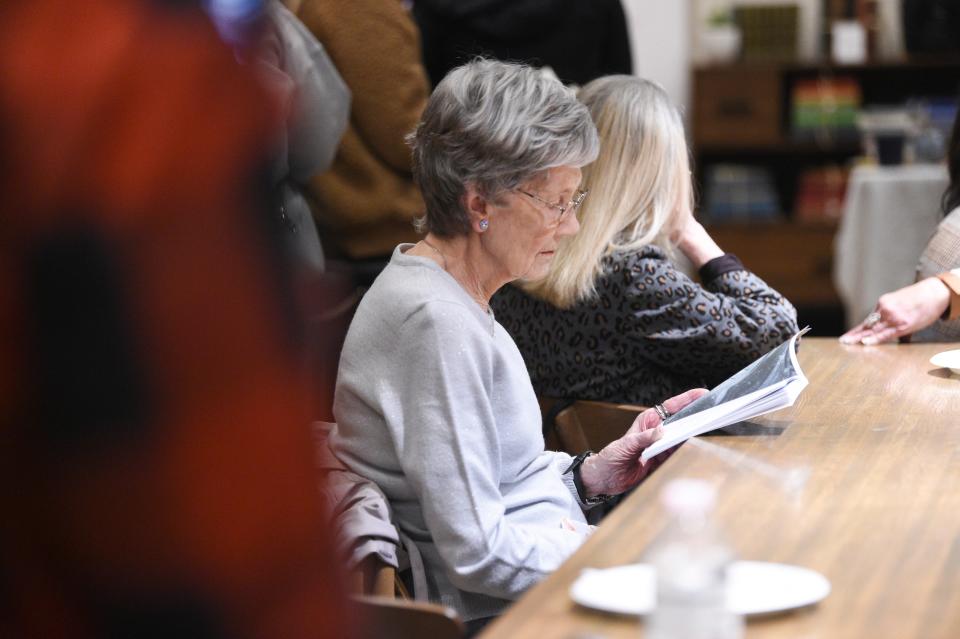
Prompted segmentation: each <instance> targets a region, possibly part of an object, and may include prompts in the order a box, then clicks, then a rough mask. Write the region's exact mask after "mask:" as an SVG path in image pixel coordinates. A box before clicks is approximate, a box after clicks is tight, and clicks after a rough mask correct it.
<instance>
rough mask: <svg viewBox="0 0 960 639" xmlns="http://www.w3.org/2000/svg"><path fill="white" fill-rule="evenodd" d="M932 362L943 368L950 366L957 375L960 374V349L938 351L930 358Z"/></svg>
mask: <svg viewBox="0 0 960 639" xmlns="http://www.w3.org/2000/svg"><path fill="white" fill-rule="evenodd" d="M930 363H931V364H933V365H934V366H939V367H941V368H949V369H950V370H951V371H953V372H954V374H955V375H960V349H956V350H953V351H943V352H942V353H937V354H936V355H934V356H933V357H931V358H930Z"/></svg>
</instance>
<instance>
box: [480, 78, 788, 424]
mask: <svg viewBox="0 0 960 639" xmlns="http://www.w3.org/2000/svg"><path fill="white" fill-rule="evenodd" d="M580 100H581V101H582V102H583V103H584V104H585V105H586V106H587V107H588V109H589V110H590V113H591V115H592V117H593V120H594V123H595V124H596V125H597V130H598V132H599V134H600V155H599V157H598V158H597V160H596V161H595V162H594V163H593V164H590V165H589V166H587V167H585V168H584V169H583V185H584V186H583V188H584V190H589V192H590V196H589V197H587V198H586V199H585V200H584V202H583V205H582V206H581V207H580V209H579V210H578V218H579V221H580V232H579V233H578V234H577V235H575V236H570V237H566V238H564V239H563V240H562V241H561V242H560V244H559V246H558V248H557V253H556V256H555V258H554V260H553V263H552V265H551V267H550V270H549V272H548V273H547V275H546V276H545V277H542V278H539V279H536V280H532V281H531V280H527V281H523V282H521V283H518V284H517V285H514V286H507V287H504V289H503V290H501V291H500V293H498V294H497V296H495V297H494V300H493V307H494V309H495V311H496V313H497V319H498V320H499V321H500V322H501V324H503V326H504V327H506V328H507V330H508V331H509V332H510V333H511V335H512V336H513V338H514V340H515V341H516V343H517V346H518V347H519V348H520V351H521V353H522V354H523V357H524V360H525V361H526V364H527V368H528V370H529V373H530V376H531V378H532V380H533V383H534V388H535V389H536V391H537V392H538V393H539V394H541V395H546V396H552V397H576V398H580V399H594V400H603V401H617V402H631V403H639V404H645V405H652V404H654V403H655V402H658V401H660V398H662V397H666V396H670V395H671V394H675V393H676V392H679V391H681V390H684V389H687V388H690V387H696V386H713V385H716V384H717V383H719V382H721V381H723V380H724V379H725V378H726V377H728V376H729V375H731V374H732V373H734V372H736V371H737V370H739V369H740V368H742V367H743V366H745V365H746V364H748V363H749V362H751V361H752V360H754V359H755V358H757V357H759V356H760V355H762V354H763V353H765V352H767V351H769V350H771V349H773V348H774V347H775V346H777V345H778V344H780V343H781V342H783V340H785V339H786V338H788V337H789V336H790V335H792V334H793V333H794V332H795V331H796V330H797V321H796V311H795V310H794V308H793V306H791V304H790V303H789V302H788V301H787V300H786V299H784V297H783V296H782V295H780V294H779V293H778V292H777V291H775V290H773V289H772V288H770V286H768V285H767V284H766V283H765V282H764V281H763V280H761V279H760V278H759V277H757V276H756V275H754V274H753V273H751V272H750V271H748V270H747V269H745V268H744V266H743V264H741V263H740V260H738V259H737V258H736V256H734V255H731V254H729V253H724V252H723V251H722V250H721V249H720V247H719V246H717V244H716V242H714V241H713V239H712V238H711V237H710V235H709V234H708V233H707V231H706V230H705V229H704V228H703V226H702V225H701V224H700V223H699V222H697V221H696V220H695V219H694V217H693V214H692V205H693V197H692V192H691V186H690V167H689V159H688V152H687V146H686V141H685V138H684V132H683V124H682V123H681V119H680V115H679V113H678V112H677V110H676V108H674V107H673V105H672V104H671V103H670V100H669V98H668V96H667V94H666V92H664V90H663V89H662V88H660V87H659V86H658V85H656V84H654V83H652V82H649V81H646V80H643V79H641V78H637V77H633V76H609V77H605V78H600V79H598V80H595V81H593V82H591V83H589V84H587V85H586V86H585V87H583V89H582V90H581V93H580ZM679 254H682V255H684V256H686V258H687V259H689V260H690V262H692V263H693V265H694V267H696V268H697V269H698V271H699V275H700V282H701V283H699V284H698V283H697V282H695V281H694V280H692V279H690V278H689V277H687V276H686V275H685V274H684V273H683V272H681V271H680V270H679V269H678V268H677V266H676V264H675V263H674V258H676V257H677V256H678V255H679Z"/></svg>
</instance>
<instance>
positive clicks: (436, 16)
mask: <svg viewBox="0 0 960 639" xmlns="http://www.w3.org/2000/svg"><path fill="white" fill-rule="evenodd" d="M413 14H414V17H415V18H416V20H417V24H418V25H419V26H420V32H421V34H422V36H423V60H424V64H425V65H426V67H427V73H429V75H430V81H431V82H432V83H433V85H434V86H436V85H437V84H438V83H439V82H440V80H442V79H443V76H445V75H446V74H447V72H448V71H449V70H450V69H452V68H453V67H455V66H458V65H461V64H464V63H465V62H468V61H469V60H470V59H472V58H473V57H475V56H478V55H482V56H484V57H490V58H498V59H500V60H510V61H514V62H523V63H525V64H529V65H532V66H535V67H544V66H546V67H550V68H551V69H552V70H553V72H554V73H555V74H556V75H557V77H559V78H560V80H561V81H562V82H564V83H566V84H586V83H587V82H589V81H590V80H593V79H594V78H598V77H600V76H603V75H610V74H613V73H631V72H632V71H633V62H632V60H631V57H630V55H631V54H630V37H629V35H628V32H627V21H626V18H625V16H624V13H623V6H622V5H621V4H620V0H589V1H588V2H584V1H582V0H417V1H416V2H414V3H413Z"/></svg>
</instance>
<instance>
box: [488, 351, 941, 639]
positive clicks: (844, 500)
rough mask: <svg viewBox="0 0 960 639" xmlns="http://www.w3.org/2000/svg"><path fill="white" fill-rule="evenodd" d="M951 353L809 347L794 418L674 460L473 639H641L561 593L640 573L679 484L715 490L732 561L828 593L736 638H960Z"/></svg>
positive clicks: (739, 431)
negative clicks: (587, 574) (781, 567)
mask: <svg viewBox="0 0 960 639" xmlns="http://www.w3.org/2000/svg"><path fill="white" fill-rule="evenodd" d="M958 347H960V344H904V345H884V346H877V347H863V346H843V345H841V344H839V343H838V342H837V341H836V339H834V338H806V339H804V340H803V343H802V345H801V348H800V352H799V360H800V364H801V367H802V368H803V370H804V372H805V373H806V375H807V377H808V378H809V380H810V385H809V386H808V387H807V389H806V390H805V391H804V393H803V394H802V395H801V397H800V399H799V400H798V401H797V403H796V405H794V406H793V407H791V408H788V409H784V410H782V411H778V412H776V413H772V414H770V415H767V416H764V417H760V418H757V419H755V420H752V421H750V422H746V423H742V424H739V425H736V426H734V427H732V431H733V434H731V435H715V436H705V437H701V438H698V439H694V440H690V441H688V442H687V443H685V444H683V446H681V448H680V449H679V450H678V451H677V452H676V453H675V454H674V455H673V456H672V457H671V458H670V459H669V460H668V461H667V462H666V464H664V465H663V466H662V467H661V468H660V469H658V470H657V472H656V473H654V475H653V476H652V477H650V478H649V479H648V480H647V481H646V482H645V483H644V484H643V485H641V486H640V487H639V488H638V489H637V490H636V491H635V492H634V493H633V494H632V495H631V496H630V497H629V498H628V499H627V500H626V501H625V502H624V503H622V504H621V505H620V506H619V507H618V508H617V509H616V510H615V511H614V512H612V513H611V514H610V515H609V516H608V517H607V518H606V519H605V521H604V522H603V524H602V525H601V526H600V528H599V529H598V530H597V532H596V533H594V535H593V536H592V537H591V538H590V539H589V540H588V541H587V543H586V544H585V545H584V546H583V547H582V548H581V549H580V550H579V551H578V552H577V553H576V554H574V555H573V556H572V557H571V558H570V559H569V560H568V561H567V562H566V563H565V564H564V565H563V566H562V567H561V568H560V569H559V570H558V571H557V572H556V573H554V574H553V575H552V576H551V577H550V578H548V579H547V580H545V581H544V582H543V583H541V584H539V585H538V586H537V587H535V588H533V589H532V590H531V591H530V592H528V593H527V594H526V595H525V596H524V597H523V598H522V599H520V601H518V602H517V603H516V604H515V605H514V606H512V607H511V609H510V610H509V611H508V612H507V614H505V615H504V616H503V617H502V618H500V619H499V620H497V621H496V622H495V623H494V624H492V625H491V626H489V627H488V629H487V631H486V632H485V633H484V634H483V635H482V637H484V638H486V639H492V638H496V637H504V638H506V637H510V638H511V639H523V638H527V637H529V638H531V639H533V638H536V639H550V638H552V637H557V638H564V639H577V638H579V639H587V638H596V637H609V638H611V639H612V638H619V637H638V636H642V628H643V626H642V622H641V621H640V620H639V619H637V618H630V617H621V616H616V615H608V614H603V613H599V612H594V611H591V610H587V609H585V608H581V607H579V606H577V605H576V604H574V603H573V601H571V599H570V596H569V590H570V585H571V584H572V583H573V581H574V580H575V579H576V577H577V575H578V574H579V573H580V571H581V570H582V569H583V568H586V567H608V566H616V565H620V564H625V563H631V562H636V561H642V560H643V558H644V552H645V550H646V549H647V547H648V545H649V544H650V542H651V540H653V539H654V538H655V537H656V535H657V534H658V533H659V532H660V531H661V530H662V528H663V523H664V514H663V511H662V509H661V506H660V505H659V504H658V499H657V495H658V493H659V490H660V489H661V488H662V486H663V485H664V483H665V482H666V481H668V480H670V479H671V478H676V477H698V478H705V479H708V480H710V481H711V482H713V483H714V484H715V485H716V486H717V487H718V489H719V500H718V506H717V521H718V523H719V525H720V527H721V529H722V530H723V532H724V535H725V537H726V539H727V541H728V543H729V544H730V545H731V546H732V547H733V548H734V550H735V551H736V553H737V555H738V556H739V557H740V558H743V559H751V560H758V561H772V562H783V563H789V564H796V565H799V566H805V567H809V568H812V569H814V570H818V571H820V572H821V573H823V574H824V575H825V576H826V577H827V578H828V579H829V580H830V582H831V584H832V592H831V594H830V595H829V596H828V597H827V598H826V599H825V600H823V601H822V602H820V603H819V604H817V605H815V606H811V607H808V608H805V609H801V610H797V611H792V612H788V613H783V614H780V615H776V616H771V617H764V618H757V619H750V620H749V621H748V623H747V628H746V636H747V637H749V638H761V637H762V638H781V637H783V638H786V637H790V638H791V639H796V638H802V639H815V638H831V639H839V638H846V637H870V638H877V637H891V638H893V637H895V638H898V639H904V638H914V637H916V638H921V637H922V638H924V639H929V638H940V637H943V638H948V637H949V638H957V637H960V377H956V376H952V375H951V374H950V372H949V371H948V370H946V369H939V368H937V367H935V366H933V365H932V364H930V363H929V359H930V357H931V356H932V355H934V354H935V353H937V352H939V351H942V350H947V349H950V348H958Z"/></svg>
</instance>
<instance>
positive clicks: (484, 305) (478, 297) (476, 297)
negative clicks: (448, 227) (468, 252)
mask: <svg viewBox="0 0 960 639" xmlns="http://www.w3.org/2000/svg"><path fill="white" fill-rule="evenodd" d="M420 241H421V242H423V243H424V244H426V245H427V246H429V247H430V248H431V249H433V250H434V252H436V254H437V255H439V256H440V259H441V260H442V261H443V264H442V267H443V270H444V271H446V272H447V273H449V274H450V277H452V278H453V279H455V280H457V282H458V283H459V282H460V280H459V279H458V278H457V277H456V276H455V275H454V274H453V273H452V272H451V271H450V268H449V266H448V265H447V256H446V255H444V253H443V251H441V250H440V249H438V248H437V247H436V246H434V245H433V244H432V243H430V242H429V241H428V240H427V238H423V239H422V240H420ZM464 270H466V269H464ZM474 279H475V280H476V288H477V293H471V292H470V290H469V289H468V288H467V287H466V286H464V287H463V288H464V290H466V291H467V294H468V295H469V296H470V297H471V298H473V301H475V302H476V303H477V304H479V305H480V308H481V309H483V312H484V313H486V314H487V315H489V316H490V320H491V326H490V332H491V334H492V333H493V312H492V311H491V310H490V303H489V302H487V301H486V300H485V299H484V297H483V287H482V286H481V285H480V278H478V277H476V276H475V277H474ZM461 286H463V285H462V284H461Z"/></svg>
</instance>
